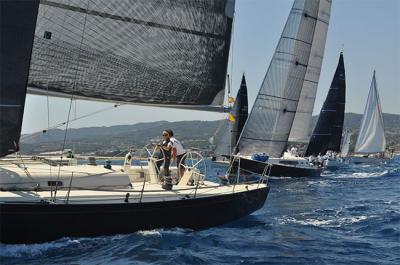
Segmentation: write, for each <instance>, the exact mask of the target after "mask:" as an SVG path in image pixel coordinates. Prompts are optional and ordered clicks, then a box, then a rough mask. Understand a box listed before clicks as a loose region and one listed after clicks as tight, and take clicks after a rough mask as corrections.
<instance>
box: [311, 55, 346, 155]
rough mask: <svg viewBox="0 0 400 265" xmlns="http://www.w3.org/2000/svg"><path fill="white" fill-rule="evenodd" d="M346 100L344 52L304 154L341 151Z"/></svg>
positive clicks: (323, 153)
mask: <svg viewBox="0 0 400 265" xmlns="http://www.w3.org/2000/svg"><path fill="white" fill-rule="evenodd" d="M345 102H346V75H345V68H344V60H343V53H340V57H339V63H338V66H337V68H336V71H335V75H334V77H333V80H332V83H331V87H330V89H329V92H328V95H327V96H326V99H325V102H324V105H323V106H322V109H321V112H320V114H319V117H318V121H317V124H316V126H315V128H314V131H313V133H312V136H311V139H310V142H309V144H308V146H307V150H306V152H305V154H304V156H307V157H308V156H310V155H314V156H316V155H318V154H321V155H325V154H326V152H327V151H334V152H340V144H341V140H342V131H343V122H344V112H345Z"/></svg>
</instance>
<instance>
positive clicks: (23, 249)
mask: <svg viewBox="0 0 400 265" xmlns="http://www.w3.org/2000/svg"><path fill="white" fill-rule="evenodd" d="M74 244H80V242H79V240H70V239H67V240H65V241H64V242H48V243H41V244H28V245H27V244H16V245H6V244H0V257H17V258H19V257H23V256H38V255H41V254H42V253H44V252H46V251H48V250H51V249H57V248H64V247H66V246H69V245H74Z"/></svg>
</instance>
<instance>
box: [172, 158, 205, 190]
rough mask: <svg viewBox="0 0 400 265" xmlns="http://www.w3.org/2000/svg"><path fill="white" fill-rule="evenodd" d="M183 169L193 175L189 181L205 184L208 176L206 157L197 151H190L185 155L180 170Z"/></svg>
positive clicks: (179, 166)
mask: <svg viewBox="0 0 400 265" xmlns="http://www.w3.org/2000/svg"><path fill="white" fill-rule="evenodd" d="M181 167H183V168H184V169H185V173H186V172H191V173H192V178H191V180H189V181H193V184H196V185H197V184H201V183H203V181H204V179H205V177H206V175H207V164H206V161H205V159H204V157H203V156H202V155H201V154H200V153H199V152H196V151H188V152H186V154H184V155H183V157H182V159H181V161H180V163H179V165H178V168H181Z"/></svg>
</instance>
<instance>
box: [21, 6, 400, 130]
mask: <svg viewBox="0 0 400 265" xmlns="http://www.w3.org/2000/svg"><path fill="white" fill-rule="evenodd" d="M292 4H293V0H236V9H235V10H236V11H235V24H234V35H233V39H232V43H233V44H232V46H231V52H230V62H229V68H228V73H229V74H230V75H231V77H232V85H231V90H232V94H233V95H235V94H236V92H237V90H238V89H239V86H240V80H241V76H242V73H245V74H246V81H247V88H248V92H249V104H250V106H251V105H252V104H253V102H254V99H255V97H256V95H257V93H258V90H259V88H260V85H261V83H262V80H263V78H264V76H265V73H266V71H267V68H268V66H269V63H270V61H271V58H272V55H273V53H274V51H275V48H276V45H277V43H278V41H279V38H280V35H281V33H282V29H283V27H284V25H285V22H286V19H287V17H288V14H289V11H290V8H291V6H292ZM331 11H332V12H331V19H330V24H329V29H328V38H327V42H326V47H325V55H324V60H323V64H322V70H321V77H320V81H319V85H318V92H317V98H316V102H315V106H314V114H318V113H319V111H320V109H321V107H322V104H323V102H324V100H325V97H326V94H327V92H328V90H329V86H330V83H331V81H332V78H333V74H334V72H335V69H336V66H337V62H338V59H339V54H340V51H341V50H342V49H343V51H344V60H345V68H346V84H347V88H346V89H347V94H346V97H347V103H346V112H354V113H362V112H363V111H364V107H365V103H366V100H367V96H368V91H369V88H370V84H371V80H372V74H373V71H374V70H376V78H377V83H378V90H379V93H380V99H381V105H382V110H383V112H385V113H394V114H400V0H333V4H332V10H331ZM48 103H49V110H50V111H49V119H48V111H47V97H43V96H34V95H27V98H26V104H25V113H24V120H23V125H22V133H33V132H37V131H41V130H43V129H45V128H47V127H48V124H50V127H51V126H52V125H54V124H58V123H60V122H63V121H66V120H67V116H68V109H69V104H70V102H69V100H67V99H60V98H49V102H48ZM110 106H112V104H109V103H99V102H91V101H81V100H78V101H77V102H76V105H73V108H72V110H73V111H72V115H71V119H73V118H74V117H80V116H83V115H85V114H88V113H93V112H99V110H103V109H107V108H108V109H109V110H108V111H104V112H99V113H98V114H97V115H91V116H89V117H87V118H85V119H80V120H78V121H76V122H72V123H71V124H70V128H79V127H91V126H111V125H117V124H134V123H138V122H152V121H159V120H167V121H181V120H218V119H222V118H224V117H226V114H222V113H213V112H204V111H188V110H176V109H167V108H155V107H144V106H133V105H130V106H127V105H124V106H121V107H118V108H112V107H110Z"/></svg>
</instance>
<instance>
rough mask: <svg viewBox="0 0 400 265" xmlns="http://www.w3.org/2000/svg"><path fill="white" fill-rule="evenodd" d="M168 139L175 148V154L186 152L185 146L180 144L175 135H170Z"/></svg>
mask: <svg viewBox="0 0 400 265" xmlns="http://www.w3.org/2000/svg"><path fill="white" fill-rule="evenodd" d="M169 140H170V141H171V143H172V148H176V155H178V156H179V155H183V154H184V153H186V150H185V148H183V145H182V144H181V142H179V141H178V140H177V139H176V138H175V137H171V138H169Z"/></svg>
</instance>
